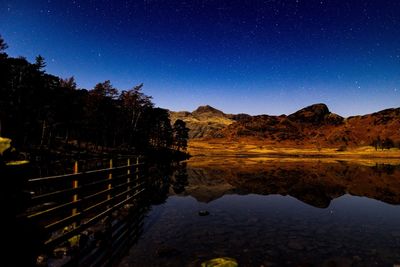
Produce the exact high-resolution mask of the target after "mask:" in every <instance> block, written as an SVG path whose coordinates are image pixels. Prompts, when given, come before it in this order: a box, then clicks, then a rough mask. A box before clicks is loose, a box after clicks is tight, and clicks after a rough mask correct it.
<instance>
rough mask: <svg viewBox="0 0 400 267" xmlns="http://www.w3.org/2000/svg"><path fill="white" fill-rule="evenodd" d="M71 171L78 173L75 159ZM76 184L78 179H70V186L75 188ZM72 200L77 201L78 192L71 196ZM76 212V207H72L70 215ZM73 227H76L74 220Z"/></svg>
mask: <svg viewBox="0 0 400 267" xmlns="http://www.w3.org/2000/svg"><path fill="white" fill-rule="evenodd" d="M73 172H74V174H77V173H78V161H77V160H76V161H75V163H74V171H73ZM78 186H79V184H78V179H77V178H74V180H73V181H72V188H74V189H76V188H78ZM72 201H73V202H77V201H78V193H75V194H74V195H73V196H72ZM77 213H78V209H77V208H76V207H75V208H73V209H72V215H76V214H77ZM75 227H76V222H74V223H73V228H75Z"/></svg>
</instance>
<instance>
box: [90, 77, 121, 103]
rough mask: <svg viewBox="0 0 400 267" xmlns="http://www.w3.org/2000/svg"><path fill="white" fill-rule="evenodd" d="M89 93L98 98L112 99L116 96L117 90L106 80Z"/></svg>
mask: <svg viewBox="0 0 400 267" xmlns="http://www.w3.org/2000/svg"><path fill="white" fill-rule="evenodd" d="M91 93H92V94H95V95H98V96H102V97H110V98H111V99H114V98H115V97H116V96H117V95H118V90H117V89H116V88H114V87H113V86H112V84H111V82H110V80H107V81H104V82H102V83H98V84H96V85H95V86H94V88H93V90H92V91H91Z"/></svg>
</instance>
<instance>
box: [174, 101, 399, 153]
mask: <svg viewBox="0 0 400 267" xmlns="http://www.w3.org/2000/svg"><path fill="white" fill-rule="evenodd" d="M170 116H171V121H172V122H174V121H175V120H176V119H181V120H183V121H185V122H186V123H187V127H188V128H189V129H190V133H189V135H190V138H200V139H206V140H210V139H219V140H223V139H226V140H229V141H235V140H236V141H238V140H246V139H255V140H259V141H264V142H265V143H267V144H271V145H273V144H275V145H277V144H279V145H283V146H303V147H304V146H314V147H347V146H351V147H354V146H367V145H375V146H376V147H377V148H378V147H385V146H387V147H390V146H397V145H398V146H400V108H388V109H384V110H381V111H378V112H374V113H371V114H365V115H355V116H350V117H347V118H345V117H342V116H340V115H338V114H335V113H332V112H331V111H330V110H329V108H328V106H327V105H326V104H323V103H317V104H313V105H309V106H307V107H304V108H302V109H300V110H298V111H296V112H294V113H292V114H289V115H285V114H283V115H279V116H276V115H265V114H264V115H255V116H251V115H248V114H226V113H224V112H223V111H221V110H218V109H216V108H213V107H211V106H209V105H205V106H200V107H199V108H197V109H196V110H194V111H193V112H187V111H184V112H173V111H170Z"/></svg>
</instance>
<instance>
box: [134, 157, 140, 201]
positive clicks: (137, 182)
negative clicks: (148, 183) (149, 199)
mask: <svg viewBox="0 0 400 267" xmlns="http://www.w3.org/2000/svg"><path fill="white" fill-rule="evenodd" d="M135 173H136V176H135V178H136V181H135V185H136V188H137V186H138V185H139V184H140V183H139V157H137V158H136V168H135ZM135 191H136V192H139V188H137V189H136V190H135ZM136 192H135V193H136Z"/></svg>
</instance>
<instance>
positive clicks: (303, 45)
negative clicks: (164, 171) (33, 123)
mask: <svg viewBox="0 0 400 267" xmlns="http://www.w3.org/2000/svg"><path fill="white" fill-rule="evenodd" d="M0 34H1V35H2V36H3V38H4V39H5V41H6V42H7V43H8V45H9V49H8V50H7V51H6V52H7V53H8V54H9V55H11V56H20V55H22V56H25V57H27V58H28V60H30V61H33V60H34V58H35V56H37V55H38V54H41V55H42V56H43V57H45V59H46V61H47V68H46V70H47V72H48V73H51V74H54V75H57V76H60V77H64V78H65V77H70V76H75V78H76V80H77V83H78V86H79V87H82V88H87V89H90V88H93V86H94V85H95V84H96V83H98V82H102V81H104V80H107V79H109V80H111V82H112V84H113V85H114V86H115V87H117V88H119V89H129V88H131V87H133V86H134V85H136V84H139V83H142V82H143V83H144V92H145V93H146V94H147V95H151V96H153V100H154V102H155V104H156V105H157V106H160V107H164V108H168V109H172V110H189V111H191V110H193V109H195V108H196V107H197V106H199V105H205V104H209V105H212V106H214V107H216V108H218V109H221V110H223V111H225V112H227V113H249V114H276V115H278V114H282V113H285V114H289V113H292V112H294V111H296V110H298V109H299V108H302V107H304V106H307V105H310V104H313V103H319V102H323V103H326V104H327V105H328V106H329V108H330V109H331V111H332V112H335V113H338V114H340V115H343V116H349V115H356V114H365V113H370V112H374V111H378V110H381V109H384V108H389V107H399V106H400V1H397V0H363V1H361V0H352V1H345V0H319V1H314V0H287V1H279V0H266V1H256V0H254V1H252V0H244V1H235V0H197V1H190V0H185V1H183V0H181V1H173V0H136V1H135V0H132V1H106V0H103V1H95V0H91V1H90V0H88V1H78V0H76V1H64V0H52V1H50V0H49V1H35V0H27V1H18V0H14V1H8V0H0Z"/></svg>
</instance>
